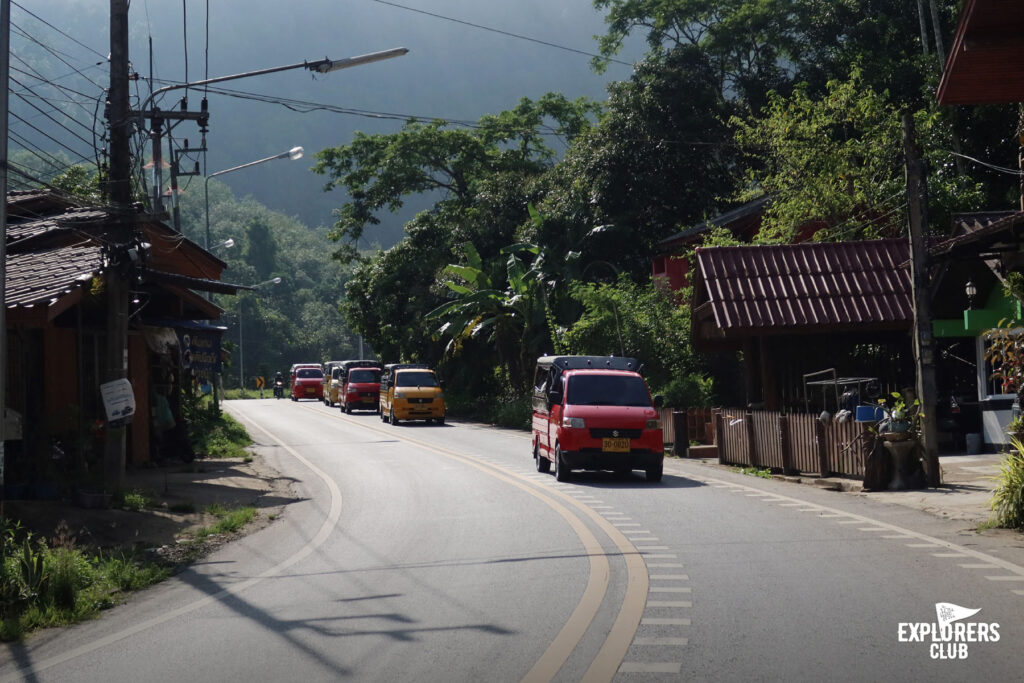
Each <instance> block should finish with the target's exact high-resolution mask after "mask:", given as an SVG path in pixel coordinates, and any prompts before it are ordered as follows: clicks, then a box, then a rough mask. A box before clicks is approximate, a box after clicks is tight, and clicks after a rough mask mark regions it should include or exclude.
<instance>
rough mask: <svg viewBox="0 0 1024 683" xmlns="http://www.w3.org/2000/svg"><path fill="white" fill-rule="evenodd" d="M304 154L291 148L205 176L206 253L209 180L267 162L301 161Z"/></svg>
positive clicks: (206, 247) (205, 244)
mask: <svg viewBox="0 0 1024 683" xmlns="http://www.w3.org/2000/svg"><path fill="white" fill-rule="evenodd" d="M305 153H306V150H304V149H302V148H301V147H292V148H291V149H290V150H288V151H287V152H281V153H280V154H275V155H274V156H271V157H265V158H263V159H257V160H256V161H250V162H249V163H247V164H242V165H240V166H232V167H231V168H225V169H224V170H223V171H217V172H216V173H211V174H210V175H208V176H206V182H205V183H204V184H203V197H204V199H205V204H206V242H205V243H204V244H203V247H204V248H205V249H206V250H207V251H209V250H210V178H213V177H214V176H219V175H224V174H225V173H231V172H232V171H240V170H242V169H243V168H249V167H250V166H256V165H258V164H265V163H267V162H268V161H277V160H278V159H291V160H292V161H295V160H296V159H301V158H302V155H303V154H305Z"/></svg>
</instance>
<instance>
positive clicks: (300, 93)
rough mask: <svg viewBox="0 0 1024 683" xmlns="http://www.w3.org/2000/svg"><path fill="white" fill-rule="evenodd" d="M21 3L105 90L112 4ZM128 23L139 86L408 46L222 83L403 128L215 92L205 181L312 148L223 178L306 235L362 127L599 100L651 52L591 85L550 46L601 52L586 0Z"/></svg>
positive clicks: (274, 6)
mask: <svg viewBox="0 0 1024 683" xmlns="http://www.w3.org/2000/svg"><path fill="white" fill-rule="evenodd" d="M13 2H14V4H13V6H12V21H13V22H14V24H15V25H16V26H20V27H22V28H23V29H25V28H28V29H29V33H31V35H32V36H33V37H36V38H39V39H40V40H42V41H44V42H46V43H47V44H49V45H51V46H57V47H59V51H60V52H61V53H62V54H64V55H65V56H66V57H67V61H69V62H71V63H73V64H77V65H78V66H79V67H81V68H82V70H83V72H84V73H86V74H87V75H89V76H90V77H91V78H92V81H93V82H98V83H100V84H104V85H105V79H106V75H105V69H104V68H103V66H102V65H101V64H98V62H99V61H100V60H98V59H97V55H99V54H106V53H107V52H108V51H109V38H108V31H109V28H108V13H109V3H108V2H106V1H104V0H13ZM207 4H208V5H209V17H208V18H207ZM27 12H31V13H32V14H34V15H35V16H34V17H33V16H31V15H29V14H28V13H27ZM425 13H430V14H433V15H442V16H444V17H447V19H443V18H439V17H437V16H430V15H428V14H425ZM129 19H130V34H131V35H130V41H131V49H130V50H131V60H132V63H133V66H134V68H135V70H136V71H138V72H139V73H140V75H141V76H142V77H143V78H148V77H149V76H150V74H151V73H152V75H153V77H154V79H156V81H157V85H158V86H160V85H165V84H167V83H169V82H185V81H186V80H187V81H188V82H195V81H198V80H201V79H203V78H206V77H218V76H224V75H229V74H236V73H244V72H248V71H254V70H259V69H264V68H269V67H274V66H281V65H287V64H296V63H300V62H303V61H313V60H318V59H322V58H324V57H329V58H331V59H340V58H343V57H350V56H354V55H359V54H364V53H368V52H375V51H379V50H384V49H388V48H392V47H399V46H401V47H406V48H408V49H409V53H408V54H407V55H405V56H404V57H399V58H396V59H392V60H388V61H385V62H379V63H375V64H369V65H364V66H359V67H354V68H351V69H346V70H343V71H337V72H334V73H331V74H326V75H317V76H316V77H315V78H314V77H313V76H312V75H311V74H310V73H309V72H308V71H306V70H304V69H297V70H292V71H287V72H282V73H279V74H274V75H268V76H258V77H252V78H246V79H241V80H238V81H233V82H231V83H226V84H224V86H223V87H225V88H230V89H232V90H237V91H242V92H245V93H253V94H258V95H260V96H262V97H275V98H287V99H291V100H301V101H303V102H312V103H318V104H326V105H331V106H334V107H344V108H347V109H354V110H364V111H372V112H383V113H388V114H396V115H398V116H397V117H395V118H373V117H370V116H365V115H355V114H340V113H336V112H325V111H312V112H299V111H293V110H291V109H288V108H285V107H283V106H280V105H278V104H269V103H265V102H259V101H253V100H249V99H239V98H234V97H225V96H223V95H212V94H211V95H210V132H209V134H208V136H207V146H208V149H209V151H208V154H207V172H208V173H212V172H214V171H217V170H222V169H226V168H230V167H233V166H236V165H239V164H244V163H246V162H249V161H252V160H255V159H260V158H263V157H266V156H270V155H274V154H277V153H279V152H283V151H285V150H288V149H290V148H291V147H294V146H296V145H300V146H302V147H304V148H305V150H306V156H305V157H304V158H303V159H302V160H299V161H297V162H287V161H280V162H273V163H268V164H264V165H261V166H258V167H253V168H251V169H246V170H244V171H239V172H232V173H231V174H227V175H223V176H221V177H220V178H219V179H220V180H223V181H224V182H226V183H227V184H228V185H230V186H231V187H232V189H234V190H235V192H236V193H237V194H240V195H246V194H252V195H253V196H255V197H256V198H257V199H259V200H260V201H263V202H264V203H265V204H267V205H268V206H270V207H271V208H273V209H276V210H279V211H282V212H284V213H286V214H289V215H295V216H297V217H299V218H300V219H302V220H303V221H304V222H305V223H307V224H308V225H310V226H311V227H315V226H317V225H330V224H331V223H333V217H332V215H331V214H332V209H333V208H335V207H337V206H339V205H340V204H341V202H343V201H344V196H343V195H341V194H340V193H338V192H336V191H335V192H331V193H324V192H323V190H322V188H323V185H324V184H325V178H324V177H322V176H318V175H315V174H313V173H311V172H310V171H309V168H310V166H311V165H312V164H313V163H314V160H313V158H312V157H313V154H314V153H315V152H316V151H318V150H320V149H323V148H325V147H330V146H337V145H343V144H347V143H348V142H350V141H351V140H352V136H353V134H354V132H355V131H357V130H358V131H362V132H366V133H387V132H393V131H397V130H398V129H399V128H400V127H401V124H402V119H404V118H405V117H410V116H415V117H419V118H435V117H437V118H444V119H447V120H452V121H459V120H465V121H475V120H477V119H478V118H479V117H480V116H482V115H484V114H487V113H496V112H498V111H501V110H504V109H508V108H511V107H513V106H514V105H515V104H516V103H517V102H518V101H519V99H520V98H522V97H530V98H534V99H535V98H538V97H540V96H541V95H543V94H544V93H546V92H561V93H563V94H564V95H566V96H568V97H570V98H576V97H581V96H587V97H590V98H594V99H600V100H603V99H604V98H605V96H606V90H605V89H606V86H607V84H608V82H609V81H611V80H620V79H626V78H628V77H629V76H630V74H631V73H632V67H631V66H630V65H629V64H631V63H632V62H633V61H636V60H638V59H639V58H640V57H641V53H642V47H640V46H638V45H637V44H634V46H633V47H634V49H632V51H631V53H630V51H629V50H627V53H625V54H623V55H620V57H621V59H622V60H623V61H624V62H627V64H617V63H613V64H611V65H610V66H609V68H608V70H607V71H606V72H605V73H604V74H596V73H594V72H593V71H592V69H591V68H590V57H589V56H587V55H586V54H578V53H576V52H571V51H568V50H565V49H559V47H554V46H562V47H565V48H571V49H574V50H579V51H582V52H587V53H593V52H595V51H596V42H595V40H594V35H595V34H600V33H602V32H603V27H604V24H603V18H602V16H601V15H600V14H598V13H597V12H596V11H595V10H594V9H593V7H592V5H591V0H559V1H558V2H551V0H489V1H484V2H480V1H474V0H396V2H391V0H293V2H289V3H282V2H280V0H209V3H207V1H206V0H202V1H197V0H184V1H183V2H167V1H166V0H133V1H132V3H131V8H130V12H129ZM207 21H208V25H209V31H208V37H207V30H206V26H207ZM460 22H462V23H460ZM468 24H477V25H480V26H486V27H489V28H492V29H496V30H499V31H503V32H505V33H512V34H518V35H520V36H526V37H529V38H533V39H535V40H538V41H544V42H546V43H551V44H552V45H544V44H540V43H538V42H532V41H529V40H524V39H522V38H516V37H513V36H510V35H505V34H501V33H498V32H495V31H488V30H483V29H481V28H477V27H474V26H470V25H468ZM58 31H60V32H61V33H58ZM71 38H73V39H74V40H72V39H71ZM76 41H79V42H80V44H79V42H76ZM150 41H151V44H152V60H150ZM29 42H30V39H29V38H27V37H25V36H24V35H19V34H18V33H17V32H15V33H14V34H13V35H12V46H13V47H14V49H15V50H16V51H17V50H19V49H27V47H28V43H29ZM186 56H187V61H186ZM51 61H53V62H55V63H54V69H55V73H56V72H60V71H61V70H62V69H63V71H64V72H66V71H67V68H66V67H65V65H64V64H60V63H59V60H58V58H54V59H52V60H51ZM76 78H77V77H76ZM12 87H13V86H12ZM90 87H91V88H92V89H93V90H95V86H92V85H91V84H86V86H85V89H84V90H83V94H94V93H90V92H89V91H88V89H89V88H90ZM140 87H141V84H140ZM140 92H141V93H142V94H143V95H144V94H145V92H146V91H145V90H144V89H141V90H140ZM181 92H182V91H175V92H174V93H173V94H171V95H169V96H167V97H165V98H164V99H163V101H162V102H161V105H162V106H163V107H164V108H171V107H174V106H175V105H176V102H177V98H179V97H180V95H181ZM200 99H201V95H200V94H198V93H196V92H190V93H189V108H190V109H196V108H198V105H199V100H200ZM12 106H13V105H12ZM89 106H91V104H90V105H89ZM16 124H19V122H16ZM190 126H191V129H189V127H190ZM174 135H175V136H176V137H178V138H189V140H190V143H192V146H196V144H197V143H198V138H199V134H198V131H197V130H196V127H195V125H194V124H191V123H184V124H181V125H180V126H179V127H178V128H177V129H176V130H175V132H174ZM86 137H88V136H86ZM83 144H84V143H83ZM78 146H79V147H81V144H79V145H78ZM382 218H383V219H384V221H385V226H384V229H383V230H382V234H389V235H391V236H392V237H393V236H394V235H395V234H396V233H397V232H398V231H400V225H401V222H402V221H403V220H405V219H406V218H408V215H402V216H399V217H395V218H390V217H387V216H384V217H382Z"/></svg>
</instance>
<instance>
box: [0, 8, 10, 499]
mask: <svg viewBox="0 0 1024 683" xmlns="http://www.w3.org/2000/svg"><path fill="white" fill-rule="evenodd" d="M0 38H3V40H0V44H2V45H4V47H3V48H2V49H0V515H2V514H3V493H2V492H3V488H4V465H5V464H6V462H5V460H6V454H5V453H4V439H6V438H7V365H8V363H7V305H6V303H7V104H8V97H7V92H8V88H7V86H8V83H9V76H10V66H11V63H10V57H11V50H10V47H9V46H10V44H11V40H10V38H11V2H10V0H0Z"/></svg>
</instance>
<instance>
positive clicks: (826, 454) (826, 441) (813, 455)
mask: <svg viewBox="0 0 1024 683" xmlns="http://www.w3.org/2000/svg"><path fill="white" fill-rule="evenodd" d="M867 431H868V428H867V426H866V425H864V424H862V423H857V422H830V423H829V424H822V423H821V421H819V420H818V418H817V416H815V415H783V414H781V413H776V412H770V411H761V410H755V411H748V410H743V409H729V408H724V409H722V410H721V411H720V412H717V413H716V415H715V435H716V439H715V442H716V444H717V445H718V460H719V462H722V463H727V464H730V465H740V466H747V467H768V468H772V469H778V470H782V471H784V472H793V473H798V472H816V473H818V474H821V475H822V476H828V475H832V474H838V475H845V476H851V477H863V476H864V450H865V447H866V443H867V442H868V439H867V436H866V432H867Z"/></svg>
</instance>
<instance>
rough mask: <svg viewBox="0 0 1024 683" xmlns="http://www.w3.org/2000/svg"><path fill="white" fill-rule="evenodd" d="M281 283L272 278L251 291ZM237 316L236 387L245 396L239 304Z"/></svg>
mask: <svg viewBox="0 0 1024 683" xmlns="http://www.w3.org/2000/svg"><path fill="white" fill-rule="evenodd" d="M280 282H281V278H279V277H272V278H270V279H269V280H264V281H263V282H261V283H259V284H258V285H253V286H252V288H253V289H259V288H260V287H264V286H266V285H276V284H279V283H280ZM235 313H236V314H237V315H238V386H239V388H240V389H241V390H242V396H245V370H244V365H243V362H244V360H245V345H244V343H243V338H242V306H241V302H239V306H238V310H237V311H236V312H235Z"/></svg>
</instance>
